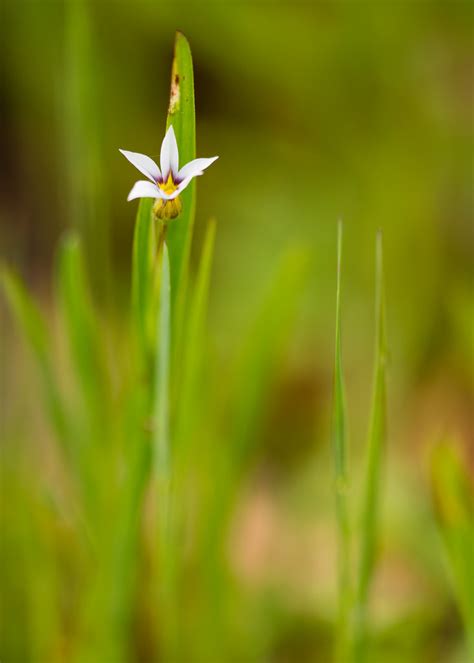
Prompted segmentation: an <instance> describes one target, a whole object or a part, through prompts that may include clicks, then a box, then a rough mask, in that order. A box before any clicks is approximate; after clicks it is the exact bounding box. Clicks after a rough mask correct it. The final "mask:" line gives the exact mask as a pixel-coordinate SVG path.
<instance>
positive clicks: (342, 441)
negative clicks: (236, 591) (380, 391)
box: [333, 223, 351, 663]
mask: <svg viewBox="0 0 474 663" xmlns="http://www.w3.org/2000/svg"><path fill="white" fill-rule="evenodd" d="M341 260H342V223H339V226H338V235H337V286H336V340H335V357H334V395H333V453H334V490H335V496H336V516H337V526H338V539H339V540H338V586H339V616H338V629H337V637H336V658H337V660H338V661H340V662H341V663H346V661H347V660H348V655H349V610H350V598H351V587H350V582H351V581H350V530H349V508H348V502H347V494H348V450H347V415H346V402H345V388H344V375H343V370H342V349H341Z"/></svg>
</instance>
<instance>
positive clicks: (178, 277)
mask: <svg viewBox="0 0 474 663" xmlns="http://www.w3.org/2000/svg"><path fill="white" fill-rule="evenodd" d="M171 124H172V125H173V129H174V132H175V134H176V140H177V142H178V148H179V162H180V164H185V163H188V161H191V160H192V159H195V158H196V118H195V110H194V74H193V60H192V56H191V48H190V46H189V42H188V40H187V39H186V37H185V36H184V35H183V34H182V33H181V32H177V33H176V39H175V47H174V58H173V66H172V70H171V90H170V102H169V109H168V118H167V122H166V126H167V127H169V126H170V125H171ZM181 197H182V202H183V211H182V212H181V214H180V215H179V217H178V218H177V219H175V220H174V221H171V223H170V224H169V229H168V248H169V254H170V256H169V257H170V269H171V272H170V277H171V292H172V295H171V296H172V302H171V306H172V313H173V326H175V327H176V328H177V329H179V328H180V326H181V320H182V315H183V307H184V300H185V296H186V286H187V278H188V267H189V254H190V251H191V242H192V236H193V227H194V216H195V207H196V180H193V181H192V182H191V183H190V184H189V186H188V187H187V188H186V189H185V190H184V191H183V193H182V195H181ZM175 340H177V339H175Z"/></svg>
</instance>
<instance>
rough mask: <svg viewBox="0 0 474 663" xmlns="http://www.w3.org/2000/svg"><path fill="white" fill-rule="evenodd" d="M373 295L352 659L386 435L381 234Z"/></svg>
mask: <svg viewBox="0 0 474 663" xmlns="http://www.w3.org/2000/svg"><path fill="white" fill-rule="evenodd" d="M375 278H376V295H375V319H376V334H375V367H374V379H373V389H372V407H371V415H370V423H369V433H368V440H367V466H366V474H365V480H364V491H365V492H364V501H363V507H362V523H361V550H360V559H359V569H358V583H357V590H356V592H357V595H356V606H355V615H354V617H355V642H354V653H355V660H356V661H357V662H361V661H364V660H366V656H367V608H368V598H369V590H370V585H371V581H372V577H373V573H374V566H375V557H376V546H377V515H378V511H379V502H380V475H381V465H382V452H383V449H384V446H385V439H386V364H387V343H386V337H385V301H384V285H383V262H382V235H381V233H380V232H379V234H378V235H377V244H376V277H375Z"/></svg>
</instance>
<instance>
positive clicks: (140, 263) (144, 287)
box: [132, 198, 156, 370]
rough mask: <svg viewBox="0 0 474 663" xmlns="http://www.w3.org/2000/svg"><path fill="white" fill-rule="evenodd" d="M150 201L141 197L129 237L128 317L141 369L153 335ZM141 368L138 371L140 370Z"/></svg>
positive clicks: (152, 251)
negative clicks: (131, 248)
mask: <svg viewBox="0 0 474 663" xmlns="http://www.w3.org/2000/svg"><path fill="white" fill-rule="evenodd" d="M152 207H153V200H152V199H151V198H141V199H140V203H139V206H138V212H137V218H136V221H135V230H134V235H133V254H132V314H133V319H134V326H135V334H136V339H137V343H138V349H139V357H140V360H141V363H142V365H143V366H145V367H146V366H147V365H148V364H149V359H150V356H151V339H152V333H153V331H152V330H153V324H152V323H153V320H152V316H153V311H152V309H153V308H154V307H153V306H152V299H153V298H152V284H153V270H154V264H155V253H156V238H155V224H154V222H153V218H152ZM143 366H141V367H140V370H143Z"/></svg>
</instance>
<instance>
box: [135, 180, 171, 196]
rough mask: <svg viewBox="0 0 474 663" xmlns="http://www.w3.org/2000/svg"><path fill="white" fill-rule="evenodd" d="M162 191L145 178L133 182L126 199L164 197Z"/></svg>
mask: <svg viewBox="0 0 474 663" xmlns="http://www.w3.org/2000/svg"><path fill="white" fill-rule="evenodd" d="M164 197H165V196H164V194H163V192H162V191H161V190H160V189H159V188H158V187H157V186H156V184H152V183H151V182H147V181H146V180H139V181H138V182H135V184H134V185H133V187H132V190H131V191H130V193H129V194H128V198H127V200H134V198H164Z"/></svg>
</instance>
